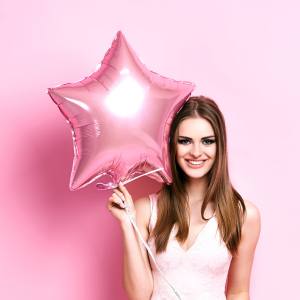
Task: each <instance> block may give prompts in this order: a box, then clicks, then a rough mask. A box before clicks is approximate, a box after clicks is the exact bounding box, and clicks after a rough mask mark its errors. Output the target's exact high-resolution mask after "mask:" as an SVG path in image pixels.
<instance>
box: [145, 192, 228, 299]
mask: <svg viewBox="0 0 300 300" xmlns="http://www.w3.org/2000/svg"><path fill="white" fill-rule="evenodd" d="M149 199H150V206H151V217H150V221H149V225H148V226H149V232H151V231H152V230H153V228H154V226H155V222H156V218H157V195H156V194H151V195H149ZM175 227H176V226H175V225H174V227H173V229H172V231H171V234H170V238H169V241H168V245H167V248H166V251H165V252H162V253H159V254H156V253H155V243H154V238H152V237H150V238H149V239H148V241H147V244H148V246H149V248H150V249H151V251H152V253H153V256H154V258H155V260H156V262H157V264H158V266H159V267H160V269H161V271H162V272H163V274H164V275H165V277H166V278H167V279H168V281H169V282H170V283H171V284H172V286H173V287H174V288H175V289H176V290H177V291H178V292H179V294H180V296H181V298H182V300H226V296H225V285H226V279H227V273H228V269H229V266H230V262H231V258H232V256H231V254H230V252H229V251H228V249H227V247H226V245H225V243H224V241H223V240H222V239H221V237H220V234H219V230H218V222H217V219H216V217H215V215H213V217H211V218H210V219H209V221H207V223H206V224H205V225H204V227H202V229H201V231H200V233H199V234H198V236H197V237H196V240H195V241H194V244H193V245H192V246H190V248H189V249H188V250H184V249H183V248H182V247H181V246H180V244H179V242H178V241H177V240H176V237H175V235H176V233H177V230H176V228H175ZM150 264H151V268H152V274H153V281H154V288H153V293H152V296H151V298H150V299H151V300H173V299H174V300H176V299H178V298H177V297H176V295H175V294H174V292H173V291H172V289H171V287H170V286H168V284H167V283H166V282H165V281H164V280H163V278H162V276H161V274H160V273H159V271H158V270H157V268H156V266H155V264H154V263H153V261H152V259H150Z"/></svg>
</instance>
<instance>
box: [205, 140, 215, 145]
mask: <svg viewBox="0 0 300 300" xmlns="http://www.w3.org/2000/svg"><path fill="white" fill-rule="evenodd" d="M214 142H215V140H212V139H206V140H203V144H204V145H211V144H213V143H214Z"/></svg>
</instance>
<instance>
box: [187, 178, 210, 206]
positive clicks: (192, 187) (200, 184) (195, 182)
mask: <svg viewBox="0 0 300 300" xmlns="http://www.w3.org/2000/svg"><path fill="white" fill-rule="evenodd" d="M206 190H207V178H206V177H203V178H198V179H190V180H189V181H188V182H187V183H186V191H187V194H188V200H189V204H190V206H193V205H195V204H196V205H199V204H202V202H203V199H204V195H205V193H206Z"/></svg>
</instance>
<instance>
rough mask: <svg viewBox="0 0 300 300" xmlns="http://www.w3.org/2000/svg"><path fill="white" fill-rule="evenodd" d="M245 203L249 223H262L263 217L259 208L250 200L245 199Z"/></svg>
mask: <svg viewBox="0 0 300 300" xmlns="http://www.w3.org/2000/svg"><path fill="white" fill-rule="evenodd" d="M244 203H245V206H246V211H247V220H248V222H254V223H260V220H261V215H260V211H259V208H258V207H257V206H256V205H255V204H254V203H253V202H251V201H250V200H245V199H244Z"/></svg>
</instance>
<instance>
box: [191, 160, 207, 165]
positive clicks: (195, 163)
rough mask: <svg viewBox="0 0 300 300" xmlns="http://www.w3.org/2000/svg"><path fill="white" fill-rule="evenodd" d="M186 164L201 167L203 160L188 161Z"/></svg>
mask: <svg viewBox="0 0 300 300" xmlns="http://www.w3.org/2000/svg"><path fill="white" fill-rule="evenodd" d="M188 162H189V163H190V164H192V165H203V164H204V160H200V161H199V160H188Z"/></svg>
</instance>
